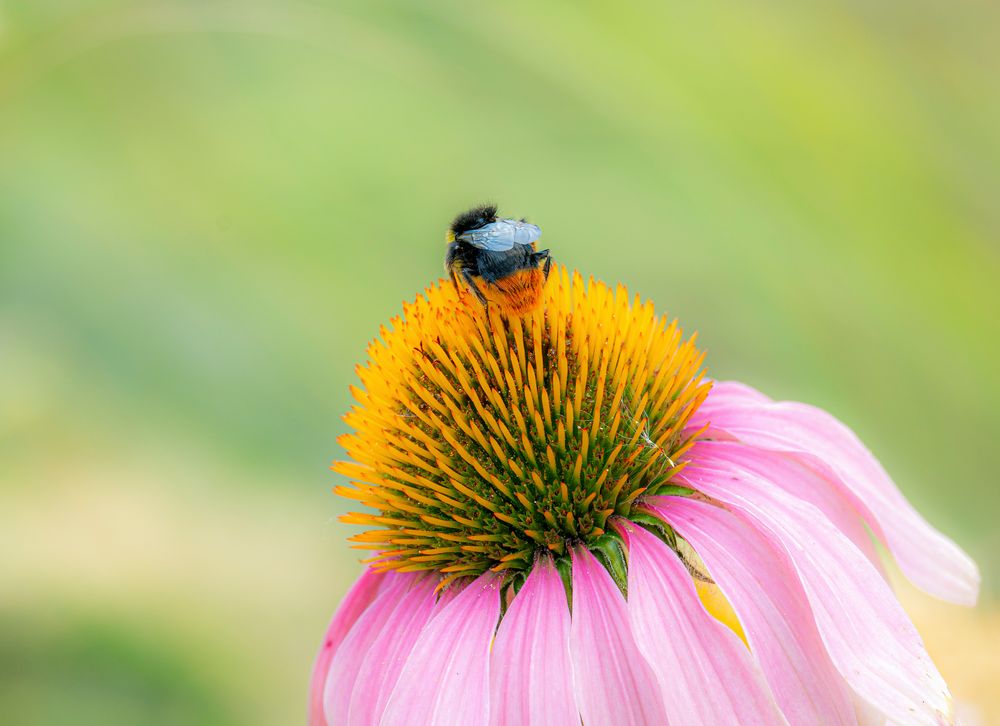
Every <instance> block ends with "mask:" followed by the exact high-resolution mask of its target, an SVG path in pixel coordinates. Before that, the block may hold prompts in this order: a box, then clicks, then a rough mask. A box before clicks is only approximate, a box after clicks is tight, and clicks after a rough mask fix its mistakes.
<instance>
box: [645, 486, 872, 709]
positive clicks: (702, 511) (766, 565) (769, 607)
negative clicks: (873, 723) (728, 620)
mask: <svg viewBox="0 0 1000 726" xmlns="http://www.w3.org/2000/svg"><path fill="white" fill-rule="evenodd" d="M651 509H652V511H653V512H654V513H655V514H656V515H657V516H658V517H660V518H661V519H663V520H664V521H666V522H667V523H668V524H670V525H671V526H673V527H674V529H676V530H677V532H679V533H680V535H681V536H682V537H684V539H686V540H687V541H688V543H689V544H690V545H691V546H692V547H693V548H694V549H695V551H696V552H697V553H698V555H699V556H700V557H701V559H702V561H703V562H704V563H705V567H706V568H707V569H708V572H709V574H710V575H711V576H712V579H714V580H715V582H716V584H718V586H719V587H720V588H721V589H722V592H723V593H724V594H725V596H726V598H727V599H728V600H729V602H730V603H731V604H732V606H733V609H734V610H735V611H736V614H737V616H738V617H739V619H740V623H741V624H742V626H743V631H744V633H745V634H746V637H747V641H748V642H749V644H750V649H751V651H752V652H753V654H754V655H755V656H756V658H757V662H758V663H759V664H760V667H761V670H762V671H763V673H764V676H765V678H766V679H767V682H768V683H769V685H770V686H771V691H772V692H773V693H774V696H775V699H776V700H777V702H778V704H779V705H780V706H781V710H782V713H784V715H785V717H786V718H787V719H788V721H789V723H790V724H793V726H794V725H797V724H802V725H803V726H811V725H812V724H819V723H823V724H853V723H855V719H854V707H853V705H852V704H851V693H850V690H849V689H848V688H847V686H846V684H845V682H844V679H843V678H842V677H841V676H840V674H839V673H838V672H837V669H836V668H835V667H834V665H833V663H832V662H831V661H830V658H829V656H828V655H827V653H826V648H825V647H824V645H823V641H822V639H821V638H820V635H819V631H818V630H817V629H816V624H815V622H814V621H813V616H812V611H811V610H810V608H809V602H808V600H806V596H805V593H804V592H803V590H802V587H801V586H800V585H799V583H798V578H797V577H796V575H795V570H794V569H792V566H791V564H790V563H789V562H788V559H787V557H785V556H784V554H783V553H781V552H780V551H778V550H776V549H775V547H774V546H773V545H772V544H771V543H770V542H769V541H768V540H767V538H766V537H765V536H763V535H761V534H760V533H759V532H757V530H755V529H754V528H753V527H752V526H750V525H749V524H747V523H746V522H744V521H743V520H742V519H740V518H739V517H737V516H736V515H734V514H732V513H731V512H728V511H726V510H724V509H722V508H720V507H716V506H713V505H711V504H708V503H706V502H701V501H697V500H695V499H692V498H689V497H669V498H666V499H665V501H664V505H663V507H660V508H655V507H654V508H651Z"/></svg>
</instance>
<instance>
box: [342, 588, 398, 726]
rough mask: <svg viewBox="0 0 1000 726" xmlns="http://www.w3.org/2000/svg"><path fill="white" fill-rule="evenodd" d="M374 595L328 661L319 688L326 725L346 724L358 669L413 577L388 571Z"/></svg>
mask: <svg viewBox="0 0 1000 726" xmlns="http://www.w3.org/2000/svg"><path fill="white" fill-rule="evenodd" d="M385 577H386V581H385V583H384V584H383V586H382V588H381V589H380V590H379V593H378V596H377V597H376V598H375V600H374V601H373V602H372V603H371V605H369V606H368V607H367V608H366V609H365V611H364V612H363V613H361V616H360V617H359V618H358V619H357V620H356V621H355V623H354V626H353V627H352V628H351V630H350V632H348V634H347V637H346V638H344V640H343V642H342V643H341V645H340V647H339V648H337V652H336V653H334V656H333V658H332V659H331V660H330V668H329V670H328V672H327V676H326V683H325V685H324V687H323V714H324V716H325V717H326V722H327V723H328V724H331V726H332V725H333V724H337V725H338V726H339V725H340V724H346V723H347V718H348V713H349V710H350V705H351V695H352V694H353V692H354V684H355V681H356V679H357V676H358V671H359V670H360V668H361V665H362V664H363V663H364V660H365V656H366V655H367V654H368V651H369V649H370V648H372V647H373V646H374V645H375V644H376V642H377V640H378V637H379V633H381V632H382V628H383V627H384V626H385V624H386V623H387V622H388V621H389V619H390V618H391V617H392V613H393V611H394V610H395V609H396V605H397V604H398V603H399V599H400V598H401V597H402V596H403V594H404V593H405V592H406V591H407V589H408V588H409V587H410V585H411V584H413V582H414V581H415V579H416V576H415V575H412V574H400V573H395V572H394V573H388V574H386V575H385Z"/></svg>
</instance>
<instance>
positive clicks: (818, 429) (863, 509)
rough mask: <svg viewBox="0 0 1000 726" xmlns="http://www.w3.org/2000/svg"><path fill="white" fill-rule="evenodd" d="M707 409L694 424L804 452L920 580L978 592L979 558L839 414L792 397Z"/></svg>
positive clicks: (965, 598) (972, 596) (937, 590)
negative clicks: (912, 499) (919, 503)
mask: <svg viewBox="0 0 1000 726" xmlns="http://www.w3.org/2000/svg"><path fill="white" fill-rule="evenodd" d="M710 400H711V393H710V394H709V398H708V401H710ZM708 401H706V404H707V403H708ZM703 409H705V406H702V408H701V409H699V410H698V411H697V412H696V413H695V416H693V417H692V422H691V424H690V425H691V426H695V425H700V424H703V423H705V422H709V421H710V422H711V425H710V431H716V432H719V433H720V435H722V436H731V437H735V438H737V439H739V440H740V441H743V442H744V443H747V444H751V445H753V446H759V447H762V448H767V449H775V450H779V451H789V452H795V453H796V454H799V455H802V456H803V460H804V461H806V462H807V463H808V464H809V465H810V466H816V468H817V469H818V470H819V471H820V472H821V473H823V474H824V475H826V476H829V478H830V480H831V482H832V483H833V484H834V485H837V486H841V487H843V489H844V491H845V493H846V494H847V495H848V496H849V497H850V498H851V501H852V503H853V504H854V506H855V508H856V509H857V510H858V511H859V512H860V513H861V515H862V516H863V517H864V518H865V521H866V522H867V524H868V526H870V527H871V528H872V530H873V531H874V532H875V534H876V535H877V536H878V537H879V538H880V539H881V540H882V541H883V542H885V544H886V546H887V547H888V548H889V550H890V551H891V552H892V554H893V556H894V557H895V558H896V561H897V562H898V563H899V567H900V569H901V570H902V571H903V573H904V574H906V576H907V577H909V578H910V580H912V581H913V583H914V584H916V585H917V586H918V587H920V588H922V589H923V590H925V591H927V592H928V593H930V594H931V595H934V596H936V597H939V598H941V599H943V600H948V601H950V602H955V603H959V604H963V605H973V604H975V602H976V598H977V596H978V592H979V570H978V568H977V567H976V564H975V562H973V561H972V559H971V558H970V557H969V556H968V555H967V554H965V552H963V551H962V550H961V549H960V548H959V547H958V546H957V545H956V544H955V543H954V542H952V541H951V540H950V539H948V538H947V537H945V536H944V535H943V534H941V533H940V532H938V531H937V530H936V529H934V528H933V527H932V526H931V525H930V524H928V523H927V521H926V520H924V518H923V517H921V516H920V514H919V513H918V512H917V511H916V510H915V509H914V508H913V507H912V506H911V505H910V503H909V502H908V501H907V500H906V498H905V497H904V496H903V495H902V494H901V493H900V491H899V490H898V489H897V488H896V485H895V484H893V482H892V480H891V479H890V478H889V475H888V474H887V473H886V472H885V470H884V469H883V468H882V466H881V464H879V463H878V461H877V460H876V459H875V457H874V456H872V454H871V452H870V451H868V449H867V448H865V446H864V444H862V443H861V441H859V440H858V438H857V436H855V435H854V433H853V432H852V431H851V430H850V429H849V428H847V427H846V426H845V425H844V424H842V423H841V422H840V421H838V420H837V419H835V418H834V417H833V416H831V415H830V414H828V413H826V412H825V411H822V410H820V409H818V408H815V407H813V406H807V405H805V404H801V403H790V402H783V403H756V404H744V403H738V404H732V405H728V406H715V407H708V408H707V409H705V410H703Z"/></svg>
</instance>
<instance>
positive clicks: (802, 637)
mask: <svg viewBox="0 0 1000 726" xmlns="http://www.w3.org/2000/svg"><path fill="white" fill-rule="evenodd" d="M540 303H541V304H540V305H538V307H537V309H535V310H534V311H532V312H529V313H528V314H526V315H524V316H508V315H503V314H501V313H500V312H499V311H498V310H497V309H496V308H495V306H490V307H489V308H484V307H482V306H481V305H480V304H479V303H478V302H476V301H475V300H474V299H473V298H472V296H471V295H467V294H462V293H460V292H459V291H458V290H456V288H455V287H454V286H452V285H451V284H450V283H439V284H437V285H434V286H432V287H430V288H429V289H427V290H426V291H425V292H424V294H423V295H421V296H418V297H417V299H416V301H415V302H414V303H412V304H409V305H406V306H405V307H404V312H403V315H402V316H401V317H399V318H396V319H394V320H393V321H392V326H391V328H383V329H382V330H381V339H380V340H376V341H375V342H373V343H372V345H371V346H370V348H369V351H368V354H369V362H368V364H367V365H365V366H362V367H359V369H358V374H359V376H360V379H361V384H362V385H361V387H359V388H354V389H353V394H354V397H355V399H356V401H357V404H356V405H355V406H354V407H353V408H352V410H351V411H350V413H348V414H347V416H346V417H345V419H346V421H347V423H348V424H349V426H350V427H351V429H352V430H353V432H352V433H350V434H347V435H345V436H344V437H343V438H342V439H341V444H342V445H343V446H344V448H345V449H346V451H347V453H348V456H349V457H350V461H345V462H338V463H337V464H335V465H334V469H335V470H336V471H338V472H340V473H341V474H343V475H345V476H346V477H348V478H349V479H350V480H351V481H352V483H351V485H350V486H341V487H337V492H338V493H339V494H341V495H343V496H345V497H349V498H350V499H352V500H355V501H356V502H357V503H358V504H360V505H363V506H364V508H366V509H367V510H368V511H364V512H355V513H351V514H348V515H346V516H344V517H343V520H344V521H345V522H348V523H350V524H356V525H363V526H364V527H365V528H366V529H365V531H363V532H361V533H359V534H356V535H355V536H354V537H352V540H353V541H354V542H355V546H356V547H359V548H362V549H366V550H371V551H372V553H373V556H372V557H371V559H369V560H368V561H367V562H368V569H367V571H366V572H365V573H364V574H363V575H362V576H361V578H360V579H359V580H358V582H357V583H356V584H355V585H354V587H353V588H352V590H351V591H350V592H349V593H348V595H347V597H346V598H345V600H344V601H343V603H342V604H341V606H340V608H339V609H338V610H337V612H336V614H335V615H334V618H333V621H332V623H331V625H330V628H329V631H328V633H327V636H326V639H325V641H324V644H323V647H322V649H321V651H320V655H319V657H318V660H317V663H316V667H315V670H314V674H313V680H312V693H311V707H310V714H311V715H310V719H311V723H312V724H314V725H319V724H329V725H330V726H340V725H342V724H349V725H354V724H359V725H361V724H364V725H368V724H400V725H402V724H405V725H407V726H413V725H417V726H419V725H422V724H456V725H461V726H469V725H475V724H511V725H517V726H520V725H522V724H537V725H539V726H542V725H544V726H558V725H560V724H565V725H566V726H579V724H580V723H581V722H582V723H583V724H585V726H603V725H607V726H622V725H625V724H666V723H673V724H749V723H775V724H778V723H785V722H788V723H792V724H820V723H823V724H853V723H859V722H862V723H868V722H878V723H884V722H885V721H887V720H888V721H891V722H894V723H901V724H904V723H905V724H923V723H926V724H938V723H942V722H947V721H949V720H950V718H951V699H950V696H949V693H948V689H947V687H946V685H945V683H944V681H943V680H942V678H941V676H940V675H939V673H938V671H937V669H936V668H935V666H934V664H933V663H932V662H931V659H930V658H929V657H928V655H927V653H926V651H925V649H924V646H923V643H922V641H921V639H920V636H919V635H918V634H917V632H916V630H915V628H914V626H913V625H912V623H911V622H910V620H909V619H908V617H907V616H906V614H905V613H904V611H903V609H902V608H901V606H900V605H899V603H898V602H897V600H896V598H895V596H894V595H893V592H892V590H891V589H890V586H889V585H888V584H887V582H886V579H885V576H884V573H883V571H882V569H881V565H880V562H879V558H878V554H877V553H876V549H875V546H874V542H873V540H872V538H871V535H870V534H869V533H872V534H874V536H875V538H877V539H878V541H880V542H882V543H883V544H884V545H885V546H886V547H887V548H888V550H889V552H891V554H892V555H893V556H894V557H895V559H896V561H897V563H898V564H899V567H900V568H901V570H902V571H903V572H904V573H905V574H906V575H907V576H908V577H909V578H910V579H911V580H912V581H913V582H914V583H916V584H917V585H918V586H920V587H921V588H923V589H924V590H926V591H927V592H929V593H931V594H933V595H936V596H938V597H941V598H943V599H946V600H950V601H954V602H958V603H963V604H972V603H973V602H974V601H975V599H976V594H977V589H978V573H977V570H976V566H975V564H974V563H973V562H972V561H971V560H970V559H969V558H968V557H967V556H966V555H965V554H964V553H963V552H962V551H961V550H960V549H959V548H958V547H957V546H956V545H955V544H953V543H952V542H951V541H950V540H948V539H947V538H945V537H944V536H943V535H941V534H940V533H938V532H937V531H936V530H934V529H933V528H932V527H931V526H930V525H928V524H927V522H926V521H924V520H923V519H922V518H921V517H920V515H919V514H917V512H916V511H915V510H914V509H913V508H912V507H911V506H910V505H909V503H908V502H907V501H906V500H905V499H904V497H903V496H902V494H900V492H899V491H898V489H897V488H896V487H895V486H894V485H893V483H892V482H891V480H890V479H889V477H888V476H887V475H886V473H885V471H884V470H883V469H882V467H881V466H880V465H879V464H878V462H877V461H876V460H875V459H874V457H873V456H872V455H871V454H870V453H869V452H868V450H867V449H866V448H865V447H864V446H863V445H862V444H861V443H860V442H859V441H858V439H857V438H856V437H855V436H854V434H852V433H851V431H850V430H848V429H847V428H846V427H845V426H844V425H843V424H841V423H840V422H839V421H837V420H836V419H834V418H833V417H832V416H830V415H829V414H827V413H825V412H823V411H821V410H819V409H816V408H813V407H811V406H807V405H804V404H799V403H777V402H773V401H771V400H770V399H768V398H767V397H765V396H764V395H763V394H761V393H758V392H757V391H755V390H753V389H751V388H749V387H747V386H745V385H742V384H739V383H725V382H713V381H711V380H710V379H708V378H707V377H706V376H705V374H704V372H703V369H702V365H703V355H702V354H701V353H700V352H699V350H698V349H697V348H696V345H695V340H694V338H693V337H692V338H687V339H685V337H684V335H683V333H682V331H681V329H680V328H679V327H678V326H677V324H676V322H669V321H668V320H667V319H665V318H663V317H660V316H658V315H657V314H656V312H655V310H654V308H653V305H652V304H651V303H649V302H646V303H640V301H639V300H638V299H636V300H634V301H632V300H630V298H629V295H628V293H627V292H626V290H625V289H624V288H623V287H618V288H615V289H611V288H609V287H608V286H606V285H604V284H602V283H600V282H594V281H592V280H591V281H590V282H589V283H585V282H584V281H583V279H582V278H581V277H580V276H579V275H573V276H570V275H569V274H568V273H567V272H566V271H565V270H564V269H554V270H553V274H552V275H551V276H550V277H549V279H548V281H547V283H546V284H545V287H544V289H543V291H542V299H541V301H540Z"/></svg>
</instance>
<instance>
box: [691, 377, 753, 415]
mask: <svg viewBox="0 0 1000 726" xmlns="http://www.w3.org/2000/svg"><path fill="white" fill-rule="evenodd" d="M770 402H771V399H770V398H768V397H767V396H765V395H764V394H763V393H761V392H760V391H758V390H757V389H756V388H752V387H751V386H748V385H747V384H745V383H740V382H739V381H713V382H712V390H711V391H710V392H709V394H708V398H706V399H705V401H704V402H703V403H702V404H701V406H699V407H698V413H699V414H700V415H701V416H702V417H703V418H705V414H708V413H712V412H713V411H714V410H715V409H716V408H720V407H726V406H733V405H741V404H754V403H770Z"/></svg>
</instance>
